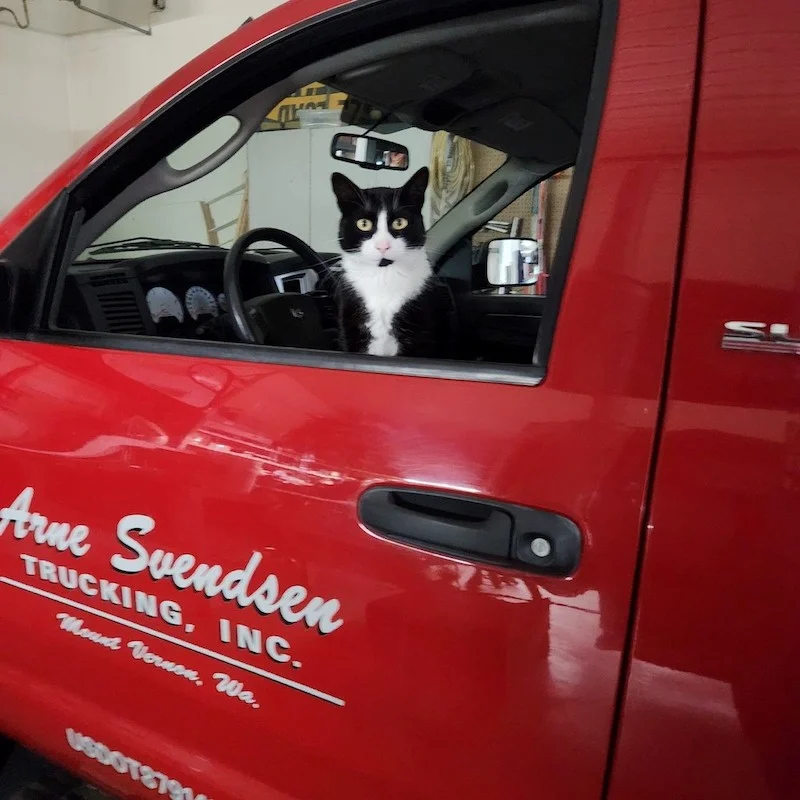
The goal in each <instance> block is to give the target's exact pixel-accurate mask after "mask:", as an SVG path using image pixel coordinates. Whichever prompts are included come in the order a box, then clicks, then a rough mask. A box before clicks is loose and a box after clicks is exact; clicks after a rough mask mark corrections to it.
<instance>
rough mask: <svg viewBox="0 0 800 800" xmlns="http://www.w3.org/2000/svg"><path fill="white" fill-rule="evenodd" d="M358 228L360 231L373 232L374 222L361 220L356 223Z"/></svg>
mask: <svg viewBox="0 0 800 800" xmlns="http://www.w3.org/2000/svg"><path fill="white" fill-rule="evenodd" d="M356 227H357V228H358V229H359V230H360V231H371V230H372V220H371V219H360V220H358V222H356Z"/></svg>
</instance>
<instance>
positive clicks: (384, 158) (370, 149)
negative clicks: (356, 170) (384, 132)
mask: <svg viewBox="0 0 800 800" xmlns="http://www.w3.org/2000/svg"><path fill="white" fill-rule="evenodd" d="M331 155H332V156H333V157H334V158H335V159H336V160H337V161H347V162H349V163H350V164H358V166H360V167H364V169H397V170H406V169H408V148H407V147H403V145H401V144H396V143H395V142H390V141H388V140H387V139H376V138H375V137H373V136H357V135H355V134H352V133H337V134H336V136H334V137H333V141H332V142H331Z"/></svg>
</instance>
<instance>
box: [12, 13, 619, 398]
mask: <svg viewBox="0 0 800 800" xmlns="http://www.w3.org/2000/svg"><path fill="white" fill-rule="evenodd" d="M376 3H381V6H382V11H381V14H380V15H377V16H378V17H379V19H380V22H381V25H380V26H379V28H380V27H382V28H384V30H385V28H386V27H387V26H388V27H389V28H391V26H392V25H395V27H394V29H392V30H390V31H387V32H386V33H384V34H383V35H392V34H395V33H398V30H397V28H396V23H397V17H398V16H399V17H400V18H401V19H403V20H404V21H408V20H411V19H413V22H410V23H409V24H408V27H407V30H414V29H416V28H419V27H422V26H424V25H428V24H432V23H435V22H437V21H445V20H449V19H451V11H450V9H449V7H451V6H456V8H457V11H458V16H459V17H465V16H470V15H474V14H476V13H480V12H481V11H485V6H483V8H481V6H482V3H481V2H480V1H479V0H467V1H466V2H464V0H450V2H447V0H445V2H440V3H437V4H435V5H434V7H433V8H431V4H429V3H427V0H411V1H409V0H394V1H393V0H356V2H353V3H348V4H345V5H344V6H340V7H338V8H336V9H333V10H330V11H328V12H325V13H323V14H320V15H318V16H316V17H312V18H311V19H308V20H305V21H304V22H302V23H300V24H299V25H297V26H295V27H293V28H290V29H288V30H286V31H283V32H281V33H279V34H276V35H275V36H271V37H268V38H267V39H265V40H263V41H261V42H258V43H256V44H254V45H252V46H250V47H248V48H247V49H246V50H244V51H242V52H241V53H239V54H238V55H237V56H235V57H234V58H233V59H229V60H228V61H226V62H224V63H223V64H221V65H219V66H218V67H217V68H216V69H215V70H212V71H211V72H210V73H209V74H207V75H205V76H203V78H201V79H200V80H198V81H197V82H195V83H193V84H192V85H191V86H189V87H188V88H187V89H185V90H184V91H183V92H181V93H180V94H179V95H178V96H176V97H175V98H172V100H171V101H169V102H168V103H166V104H165V105H164V106H162V107H161V108H159V109H158V110H157V111H156V112H155V113H154V114H153V115H152V116H151V117H150V118H149V119H148V120H147V121H146V122H145V123H143V125H144V126H145V127H152V126H154V125H155V123H157V122H159V120H161V119H162V118H164V117H165V115H168V114H169V113H170V112H171V111H172V110H173V109H174V108H175V107H176V106H178V105H180V104H182V103H183V101H184V100H186V99H187V97H188V96H190V95H198V94H199V93H201V92H202V90H203V89H204V88H205V87H208V86H210V85H213V83H214V81H215V80H216V79H217V78H218V77H219V76H220V74H222V73H223V72H229V71H230V70H233V69H236V67H237V66H239V67H243V68H244V71H245V73H246V72H247V66H248V64H249V60H251V59H253V58H254V57H255V56H260V55H261V51H262V50H267V49H269V50H274V49H277V47H278V46H279V45H280V44H281V43H289V42H290V40H292V39H295V38H296V37H300V36H303V35H305V36H308V35H311V36H312V37H313V33H311V29H315V28H317V27H318V26H319V25H321V24H323V23H330V22H333V21H334V20H335V21H338V22H339V24H340V28H341V32H340V33H339V34H338V35H335V36H333V37H332V38H333V40H334V41H335V42H336V44H335V45H334V46H335V47H336V49H337V50H341V49H343V48H342V44H341V43H342V40H343V39H345V38H346V32H348V31H349V32H350V33H351V34H352V31H353V30H355V31H358V34H359V35H360V36H362V37H363V35H364V34H363V31H364V28H365V27H368V25H367V24H365V25H364V26H358V25H356V26H354V25H353V24H352V20H353V17H354V15H355V16H362V15H363V16H364V17H365V20H366V21H367V22H372V23H373V24H374V20H375V16H376V15H374V14H371V13H370V9H371V7H372V6H374V5H375V4H376ZM530 5H531V3H530V0H522V2H520V0H509V2H507V3H504V4H503V7H504V8H513V7H515V6H530ZM599 5H600V18H599V30H598V42H597V48H596V51H595V61H594V68H593V73H592V80H591V85H590V92H589V100H588V103H587V110H586V118H585V122H584V130H583V136H582V137H581V144H580V149H579V153H578V158H577V160H576V164H575V169H574V173H573V178H572V185H571V189H570V193H569V197H568V200H567V205H566V208H565V212H564V218H563V221H562V226H561V231H560V235H559V239H558V244H557V248H556V255H555V258H554V262H553V270H552V273H551V277H550V281H549V286H548V298H547V305H546V309H545V313H544V315H543V317H542V320H541V324H540V329H539V335H538V337H537V342H536V346H535V350H534V356H533V363H532V364H531V365H519V364H496V363H491V364H490V363H481V362H477V363H476V362H460V361H455V360H447V361H444V360H432V359H411V358H392V359H386V358H379V357H376V356H370V355H366V354H357V353H339V352H328V351H322V350H301V349H296V348H279V347H270V346H265V345H248V344H244V343H239V342H205V341H198V340H191V339H168V338H163V337H154V336H140V335H124V334H109V333H105V332H86V331H68V330H63V329H58V330H52V329H49V328H48V326H47V323H48V322H49V320H48V319H47V316H48V314H47V309H48V308H50V307H52V305H53V300H54V298H55V297H56V293H57V292H58V288H59V284H60V283H61V282H63V277H64V274H65V270H66V267H67V263H66V262H68V260H69V257H70V256H71V248H70V247H69V246H68V243H69V242H70V241H72V240H74V235H75V230H76V227H75V226H76V224H78V221H79V220H81V219H82V218H83V215H84V214H85V209H84V206H83V201H84V200H85V199H86V196H85V183H87V182H91V181H93V180H94V181H95V182H97V181H102V180H103V173H104V168H107V167H108V166H109V164H111V165H112V166H110V169H109V171H110V173H111V174H112V175H113V176H114V177H115V178H117V180H119V172H118V171H117V172H116V174H115V170H114V167H113V156H114V155H115V154H116V152H117V151H118V150H120V149H121V148H124V147H125V146H126V145H128V144H129V142H130V140H131V135H130V134H129V135H128V136H126V137H124V138H123V139H122V140H121V141H120V142H118V143H117V144H116V145H115V146H114V147H112V148H110V149H109V151H108V152H107V153H105V154H104V155H103V157H102V158H101V159H99V160H98V162H97V164H95V165H94V166H93V167H92V168H91V170H90V171H88V172H85V173H83V174H82V175H81V176H79V177H78V179H77V181H78V182H77V184H73V185H72V186H70V187H69V188H68V189H67V190H66V194H67V195H68V196H67V197H66V198H65V197H64V194H65V193H62V194H61V195H59V196H58V197H57V198H56V199H55V200H54V201H53V203H52V204H51V206H49V207H48V208H46V209H44V211H43V212H42V213H41V214H40V215H39V216H38V217H37V218H36V219H35V220H33V222H32V223H31V224H30V225H29V226H28V229H32V228H40V227H41V222H40V220H42V219H43V218H44V219H46V221H47V224H48V227H50V226H52V217H53V216H54V215H55V216H57V217H58V219H59V220H61V221H62V222H63V223H65V224H63V225H62V229H61V235H60V236H58V237H57V239H58V241H57V243H56V245H55V246H54V247H48V248H46V251H45V252H46V255H43V257H42V262H44V263H43V264H42V265H41V266H42V267H43V268H42V269H41V271H40V276H39V277H40V280H39V281H38V282H37V283H38V286H37V287H36V291H35V295H33V296H31V297H30V299H31V300H32V301H34V302H33V303H32V304H31V306H30V307H31V308H32V309H33V311H32V313H31V314H30V315H29V319H28V322H29V325H28V326H26V327H27V331H23V330H19V329H18V330H17V331H13V330H12V331H10V332H9V333H6V334H0V336H2V335H5V337H6V338H12V339H24V340H27V341H32V342H39V343H47V344H54V345H63V346H77V347H92V348H101V349H110V350H123V351H133V352H143V353H159V354H165V355H178V356H188V357H199V358H212V359H224V360H230V361H240V362H250V363H266V364H278V365H283V366H297V367H312V368H321V369H335V370H344V371H355V372H367V373H377V374H387V375H404V376H411V377H425V378H439V379H448V380H461V381H473V382H475V381H477V382H491V383H501V384H511V385H518V386H537V385H540V384H541V383H543V382H544V380H545V378H546V364H547V361H548V358H549V355H550V353H551V350H552V344H553V338H554V335H555V331H556V321H557V317H558V312H559V309H560V306H561V300H562V296H563V292H564V289H565V286H566V282H567V278H568V272H569V269H568V267H569V261H570V259H571V256H572V250H573V246H574V241H575V238H576V235H577V230H578V226H579V223H580V218H581V212H582V208H583V201H584V198H585V195H586V189H587V186H588V182H589V178H590V175H591V170H592V163H593V160H594V152H595V148H596V143H597V138H598V133H599V129H600V123H601V119H602V114H603V108H604V105H605V99H606V94H607V88H608V82H609V77H610V71H611V60H612V54H613V50H614V43H615V31H616V21H617V11H618V0H600V2H599ZM398 7H401V10H398ZM390 12H391V13H390ZM414 14H416V16H413V15H414ZM380 35H381V34H379V33H375V34H374V38H375V39H377V38H380ZM370 36H373V34H370ZM371 40H372V39H371ZM362 43H363V39H362ZM303 58H304V59H305V60H307V57H303ZM314 60H315V61H316V60H318V56H317V57H315V59H314ZM301 66H302V65H301ZM291 71H293V70H291ZM251 74H252V73H251ZM289 74H290V73H289ZM277 80H280V77H277V78H276V79H273V80H272V82H273V83H274V82H276V81H277ZM207 96H208V93H206V95H205V96H204V97H206V98H207ZM200 105H201V106H202V102H201V103H200ZM202 110H204V111H205V112H206V114H208V110H207V109H202ZM220 113H224V112H220ZM201 127H202V126H201ZM136 130H137V132H138V133H139V134H141V132H142V128H141V127H139V128H137V129H136ZM138 139H139V143H140V144H141V142H142V141H143V140H144V139H146V137H142V136H141V135H139V137H138ZM123 180H124V177H123ZM82 194H84V196H83V197H81V195H82ZM56 205H57V210H56V209H55V208H54V206H56ZM26 232H27V230H26V231H23V232H22V233H20V234H19V235H18V237H17V240H16V241H19V239H20V237H24V236H25V234H26ZM14 244H15V242H12V244H11V245H10V246H9V248H8V249H7V252H6V253H3V254H2V255H4V256H6V255H8V254H10V252H11V251H14V250H17V249H18V248H16V247H14Z"/></svg>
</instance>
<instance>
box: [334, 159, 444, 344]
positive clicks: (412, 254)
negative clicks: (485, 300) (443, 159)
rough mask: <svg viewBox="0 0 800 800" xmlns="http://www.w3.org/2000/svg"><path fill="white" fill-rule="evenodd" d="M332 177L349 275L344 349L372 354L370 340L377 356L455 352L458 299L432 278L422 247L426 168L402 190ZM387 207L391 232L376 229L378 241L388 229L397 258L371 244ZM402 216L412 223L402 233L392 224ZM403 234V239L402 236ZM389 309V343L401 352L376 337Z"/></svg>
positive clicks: (344, 285)
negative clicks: (378, 320) (364, 223)
mask: <svg viewBox="0 0 800 800" xmlns="http://www.w3.org/2000/svg"><path fill="white" fill-rule="evenodd" d="M332 183H333V189H334V193H335V194H336V198H337V201H338V204H339V208H340V210H341V212H342V218H341V221H340V224H339V243H340V245H341V248H342V251H343V257H342V268H343V273H342V276H341V280H340V282H339V337H340V342H339V344H340V348H341V349H342V350H345V351H346V352H351V353H367V352H370V347H371V344H372V347H373V352H374V354H376V355H395V354H396V355H400V356H409V357H421V358H447V357H450V356H451V354H452V338H453V328H454V325H453V322H454V313H453V300H452V296H451V294H450V292H449V289H448V287H447V286H446V285H445V284H444V283H442V282H440V281H439V280H437V278H436V277H435V276H434V274H433V271H432V270H431V269H430V265H429V263H428V260H427V255H426V254H425V252H424V247H425V239H426V234H425V225H424V222H423V218H422V207H423V203H424V200H425V190H426V188H427V183H428V170H427V169H422V170H420V171H419V172H417V173H416V174H415V175H414V176H412V178H411V179H410V180H409V181H408V183H406V185H405V186H403V187H401V188H399V189H388V188H376V189H360V188H359V187H357V186H356V185H355V184H354V183H352V182H351V181H349V180H348V179H347V178H345V177H344V176H343V175H340V174H338V173H336V174H334V175H333V177H332ZM382 212H383V213H384V214H385V217H384V218H383V219H384V220H385V222H386V224H387V225H388V231H385V232H384V235H383V236H382V237H381V236H380V234H378V239H380V238H382V239H383V240H384V241H383V245H384V246H385V245H386V234H388V236H389V237H390V238H391V240H392V251H389V252H388V253H387V255H392V254H393V250H394V248H395V247H398V248H400V250H401V252H400V253H398V254H397V256H396V258H393V259H392V260H389V259H383V258H380V255H381V254H380V253H379V252H377V251H376V250H375V248H374V247H371V245H370V242H371V241H375V238H376V232H377V231H378V225H379V220H380V219H381V214H382ZM398 218H402V219H405V220H407V221H408V225H407V227H405V228H404V229H403V230H402V231H395V230H393V229H392V227H391V225H392V222H393V221H394V220H396V219H398ZM365 219H366V220H370V222H371V223H372V224H373V228H372V229H371V230H369V231H363V230H361V229H360V228H359V227H358V221H359V220H365ZM398 239H402V242H397V241H396V240H398ZM384 270H385V272H383V271H384ZM379 272H380V274H379ZM405 276H408V280H406V278H405ZM398 298H399V299H398ZM401 301H402V302H401ZM398 303H399V307H397V308H396V309H395V308H394V306H395V305H397V304H398ZM382 304H385V306H384V305H382ZM384 307H385V308H388V309H390V310H389V311H386V312H385V318H386V320H387V325H388V329H386V330H385V332H386V333H388V335H389V339H388V341H391V340H393V341H394V342H396V346H397V352H396V353H394V352H387V351H385V350H383V351H382V348H384V347H386V346H388V347H389V348H392V347H393V345H391V344H389V345H387V344H386V341H387V338H386V336H385V335H384V336H382V337H376V336H374V335H373V334H374V332H375V327H374V324H373V325H372V326H371V322H373V323H374V320H375V315H376V314H377V315H378V316H380V315H381V314H383V313H384V312H381V310H380V309H381V308H384ZM370 309H373V312H374V313H373V312H371V311H370ZM381 330H384V328H381ZM379 341H380V342H383V343H384V344H383V345H381V344H379ZM375 348H377V349H378V351H377V352H375Z"/></svg>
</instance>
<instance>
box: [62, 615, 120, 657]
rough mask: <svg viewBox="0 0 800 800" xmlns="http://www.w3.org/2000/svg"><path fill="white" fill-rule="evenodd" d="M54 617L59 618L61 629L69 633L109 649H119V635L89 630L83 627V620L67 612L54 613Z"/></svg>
mask: <svg viewBox="0 0 800 800" xmlns="http://www.w3.org/2000/svg"><path fill="white" fill-rule="evenodd" d="M56 619H60V620H61V630H62V631H66V632H67V633H71V634H73V635H75V636H78V637H80V638H81V639H86V640H88V641H90V642H94V643H95V644H99V645H100V646H101V647H107V648H108V649H109V650H119V648H120V642H121V641H122V639H121V638H120V637H119V636H104V635H103V634H102V633H97V632H96V631H91V630H89V629H88V628H84V627H83V620H82V619H78V618H77V617H72V616H70V615H69V614H65V613H63V612H62V613H61V614H56Z"/></svg>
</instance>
